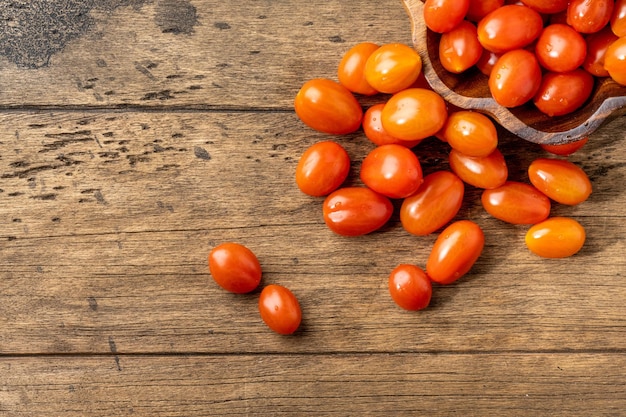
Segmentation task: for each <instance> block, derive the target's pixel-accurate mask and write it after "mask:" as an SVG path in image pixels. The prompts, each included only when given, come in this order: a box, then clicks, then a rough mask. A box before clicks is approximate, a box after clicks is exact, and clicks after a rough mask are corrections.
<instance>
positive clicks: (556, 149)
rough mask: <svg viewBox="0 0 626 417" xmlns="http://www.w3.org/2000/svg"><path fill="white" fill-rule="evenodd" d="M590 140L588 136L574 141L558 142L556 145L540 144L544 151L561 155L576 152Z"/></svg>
mask: <svg viewBox="0 0 626 417" xmlns="http://www.w3.org/2000/svg"><path fill="white" fill-rule="evenodd" d="M588 141H589V137H588V136H586V137H584V138H582V139H578V140H576V141H574V142H569V143H563V144H556V145H547V144H541V145H539V146H540V147H541V148H542V149H543V150H544V151H546V152H549V153H551V154H553V155H559V156H569V155H572V154H573V153H574V152H577V151H578V150H579V149H580V148H582V147H583V146H585V144H586V143H587V142H588Z"/></svg>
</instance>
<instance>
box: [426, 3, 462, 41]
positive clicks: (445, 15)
mask: <svg viewBox="0 0 626 417" xmlns="http://www.w3.org/2000/svg"><path fill="white" fill-rule="evenodd" d="M469 4H470V0H426V1H425V2H424V23H425V24H426V26H427V27H428V28H429V29H430V30H432V31H433V32H437V33H444V32H449V31H451V30H452V29H453V28H454V27H456V26H457V25H458V24H459V23H461V21H462V20H463V19H464V18H465V15H466V14H467V11H468V9H469Z"/></svg>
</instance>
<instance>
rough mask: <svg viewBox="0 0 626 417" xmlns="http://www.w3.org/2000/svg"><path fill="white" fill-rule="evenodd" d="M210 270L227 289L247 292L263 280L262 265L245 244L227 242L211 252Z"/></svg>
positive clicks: (240, 292)
mask: <svg viewBox="0 0 626 417" xmlns="http://www.w3.org/2000/svg"><path fill="white" fill-rule="evenodd" d="M208 261H209V271H210V272H211V276H212V277H213V279H214V280H215V282H216V283H217V284H218V285H219V286H220V287H222V288H223V289H225V290H226V291H230V292H233V293H235V294H245V293H248V292H251V291H253V290H254V289H256V287H258V286H259V283H260V282H261V265H260V264H259V260H258V259H257V257H256V255H255V254H254V253H253V252H252V251H251V250H250V249H248V248H247V247H245V246H244V245H241V244H239V243H233V242H227V243H222V244H220V245H218V246H216V247H214V248H213V249H212V250H211V252H209V259H208Z"/></svg>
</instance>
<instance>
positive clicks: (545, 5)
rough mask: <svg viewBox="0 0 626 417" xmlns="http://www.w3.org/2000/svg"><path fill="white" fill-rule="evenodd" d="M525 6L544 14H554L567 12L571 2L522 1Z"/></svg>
mask: <svg viewBox="0 0 626 417" xmlns="http://www.w3.org/2000/svg"><path fill="white" fill-rule="evenodd" d="M522 3H524V5H526V6H528V7H530V8H531V9H534V10H536V11H537V12H539V13H542V14H554V13H559V12H562V11H564V10H567V4H568V3H569V0H522Z"/></svg>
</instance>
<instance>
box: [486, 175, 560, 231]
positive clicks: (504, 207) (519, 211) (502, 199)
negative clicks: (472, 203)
mask: <svg viewBox="0 0 626 417" xmlns="http://www.w3.org/2000/svg"><path fill="white" fill-rule="evenodd" d="M481 202H482V205H483V207H484V208H485V210H486V211H487V213H489V214H490V215H492V216H493V217H495V218H496V219H499V220H502V221H504V222H507V223H511V224H535V223H539V222H541V221H544V220H545V219H547V218H548V216H549V215H550V199H549V198H548V197H546V195H545V194H543V193H542V192H541V191H539V190H537V189H536V188H535V187H533V186H532V185H530V184H526V183H523V182H518V181H507V182H505V183H504V184H503V185H501V186H500V187H498V188H493V189H490V190H485V191H483V193H482V195H481Z"/></svg>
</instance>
